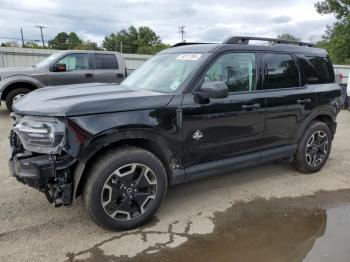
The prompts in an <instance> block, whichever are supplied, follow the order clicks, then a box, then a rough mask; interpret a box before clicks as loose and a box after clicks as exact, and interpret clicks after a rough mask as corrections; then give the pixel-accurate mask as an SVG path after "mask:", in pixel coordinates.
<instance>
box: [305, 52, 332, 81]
mask: <svg viewBox="0 0 350 262" xmlns="http://www.w3.org/2000/svg"><path fill="white" fill-rule="evenodd" d="M307 58H308V60H309V61H310V63H311V64H312V65H313V66H314V68H315V70H316V72H317V73H318V75H319V76H320V78H321V79H320V83H332V82H334V71H333V67H332V64H331V62H330V61H329V59H328V58H326V57H307Z"/></svg>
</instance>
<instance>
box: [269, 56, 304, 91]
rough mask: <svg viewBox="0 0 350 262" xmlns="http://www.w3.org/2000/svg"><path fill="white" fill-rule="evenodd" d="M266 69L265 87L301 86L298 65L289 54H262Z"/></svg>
mask: <svg viewBox="0 0 350 262" xmlns="http://www.w3.org/2000/svg"><path fill="white" fill-rule="evenodd" d="M262 60H263V67H264V69H265V77H264V83H263V88H264V89H281V88H291V87H299V86H300V80H299V69H298V65H297V63H296V62H295V60H294V59H293V57H292V56H291V55H289V54H272V53H264V54H262Z"/></svg>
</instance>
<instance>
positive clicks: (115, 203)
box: [101, 163, 157, 221]
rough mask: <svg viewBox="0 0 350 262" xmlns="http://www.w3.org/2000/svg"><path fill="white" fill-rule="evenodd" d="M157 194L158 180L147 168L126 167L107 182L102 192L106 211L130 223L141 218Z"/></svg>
mask: <svg viewBox="0 0 350 262" xmlns="http://www.w3.org/2000/svg"><path fill="white" fill-rule="evenodd" d="M156 194H157V178H156V176H155V174H154V172H153V171H152V170H151V169H150V168H149V167H147V166H145V165H143V164H139V163H131V164H128V165H124V166H122V167H120V168H118V169H117V170H115V171H114V172H113V173H112V174H111V175H110V176H109V177H108V178H107V180H106V181H105V183H104V185H103V188H102V192H101V203H102V207H103V209H104V211H105V212H106V213H107V214H108V215H109V216H110V217H111V218H113V219H115V220H122V221H128V220H132V219H135V218H137V217H139V216H141V215H142V214H143V213H145V212H146V211H147V209H148V208H149V207H150V206H151V204H152V202H153V201H154V199H155V197H156Z"/></svg>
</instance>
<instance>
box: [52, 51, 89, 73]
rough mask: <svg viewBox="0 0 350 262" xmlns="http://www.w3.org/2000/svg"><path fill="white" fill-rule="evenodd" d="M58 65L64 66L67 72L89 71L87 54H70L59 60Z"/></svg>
mask: <svg viewBox="0 0 350 262" xmlns="http://www.w3.org/2000/svg"><path fill="white" fill-rule="evenodd" d="M57 63H58V64H65V65H66V68H67V71H73V70H89V69H91V67H90V63H89V55H88V54H70V55H67V56H65V57H63V58H61V59H60V60H59V61H58V62H57Z"/></svg>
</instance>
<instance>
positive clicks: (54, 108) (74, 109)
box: [13, 83, 173, 116]
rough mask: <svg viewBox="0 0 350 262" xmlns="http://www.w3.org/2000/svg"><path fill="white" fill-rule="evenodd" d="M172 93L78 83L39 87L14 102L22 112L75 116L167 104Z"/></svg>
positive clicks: (24, 113) (19, 112) (18, 111)
mask: <svg viewBox="0 0 350 262" xmlns="http://www.w3.org/2000/svg"><path fill="white" fill-rule="evenodd" d="M172 97H173V95H170V94H164V93H159V92H155V91H150V90H141V89H133V88H129V87H125V86H121V85H116V84H96V83H94V84H79V85H67V86H52V87H46V88H41V89H37V90H36V91H34V92H31V93H29V94H28V95H26V96H25V97H23V98H22V99H21V100H20V101H18V102H17V103H16V104H14V105H13V109H14V112H15V113H17V114H20V115H36V116H76V115H89V114H99V113H111V112H118V111H129V110H141V109H151V108H160V107H164V106H166V105H167V104H168V103H169V102H170V100H171V98H172Z"/></svg>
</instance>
